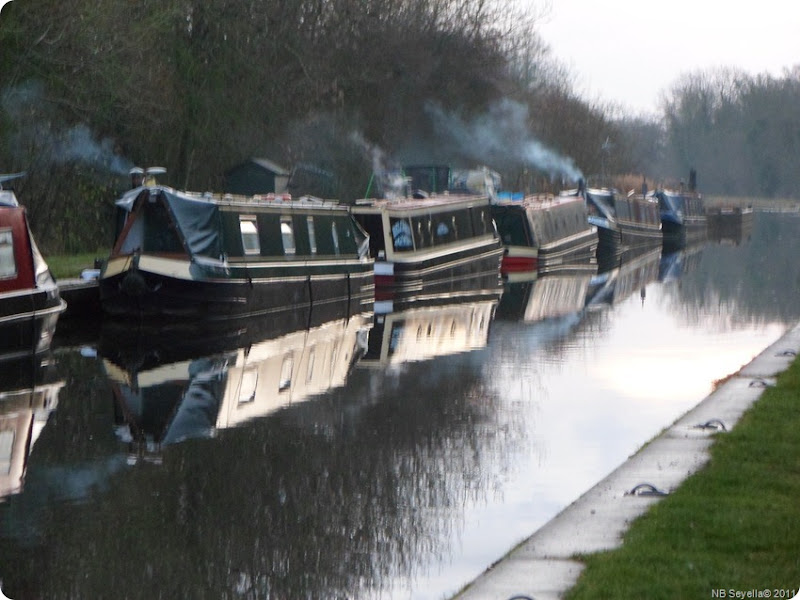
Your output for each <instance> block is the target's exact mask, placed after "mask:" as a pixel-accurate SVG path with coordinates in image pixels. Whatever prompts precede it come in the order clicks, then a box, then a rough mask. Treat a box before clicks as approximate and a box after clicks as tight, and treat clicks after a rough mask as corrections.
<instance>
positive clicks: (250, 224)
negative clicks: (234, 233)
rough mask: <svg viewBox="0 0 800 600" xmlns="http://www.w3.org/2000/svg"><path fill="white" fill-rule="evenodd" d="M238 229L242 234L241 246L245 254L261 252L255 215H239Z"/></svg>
mask: <svg viewBox="0 0 800 600" xmlns="http://www.w3.org/2000/svg"><path fill="white" fill-rule="evenodd" d="M239 231H240V232H241V234H242V247H243V248H244V253H245V254H261V244H260V242H259V241H258V226H257V225H256V218H255V216H252V217H244V216H242V217H239Z"/></svg>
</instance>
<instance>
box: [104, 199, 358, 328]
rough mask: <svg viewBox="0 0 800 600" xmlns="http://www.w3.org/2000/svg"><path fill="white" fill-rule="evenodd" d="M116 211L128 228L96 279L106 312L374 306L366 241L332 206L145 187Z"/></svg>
mask: <svg viewBox="0 0 800 600" xmlns="http://www.w3.org/2000/svg"><path fill="white" fill-rule="evenodd" d="M117 205H118V206H119V207H120V208H121V209H122V210H123V211H124V214H125V219H124V225H123V227H122V231H121V233H120V235H119V236H118V238H117V241H116V243H115V245H114V248H113V250H112V251H111V254H110V256H109V258H108V260H107V261H106V262H105V264H104V266H103V269H102V271H101V273H100V300H101V303H102V306H103V310H104V311H105V312H106V313H108V314H111V315H120V316H121V315H133V316H139V317H158V316H163V317H186V318H203V319H224V318H234V317H245V316H250V315H256V314H264V313H269V312H274V311H278V310H283V309H285V308H292V307H298V308H299V307H304V308H305V307H308V306H309V305H311V304H312V302H313V304H314V305H319V304H325V303H331V302H336V303H338V302H342V301H345V302H351V303H353V304H354V305H355V309H354V311H359V310H360V308H359V306H360V305H362V304H370V303H371V302H372V300H373V295H374V285H373V272H372V259H370V257H369V256H368V241H367V236H366V234H365V233H364V231H363V230H362V229H361V228H360V227H359V225H358V223H357V222H356V221H355V220H354V219H353V218H352V216H351V215H350V213H349V211H348V207H347V206H346V205H343V204H339V203H338V202H333V201H323V200H319V199H316V198H305V197H304V198H300V199H298V200H294V199H292V198H291V197H289V196H288V195H286V196H275V195H266V196H232V195H225V196H219V195H213V194H210V193H205V194H198V193H192V192H179V191H176V190H174V189H172V188H170V187H167V186H162V185H144V186H140V187H137V188H135V189H133V190H131V191H129V192H128V193H127V194H125V195H124V196H123V197H122V198H121V199H120V200H119V201H118V202H117Z"/></svg>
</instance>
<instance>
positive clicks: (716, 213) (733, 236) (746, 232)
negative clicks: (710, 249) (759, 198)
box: [706, 206, 753, 246]
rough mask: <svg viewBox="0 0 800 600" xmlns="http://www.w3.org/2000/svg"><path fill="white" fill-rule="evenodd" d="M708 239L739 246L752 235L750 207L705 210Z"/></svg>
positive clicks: (751, 212) (751, 209) (717, 207)
mask: <svg viewBox="0 0 800 600" xmlns="http://www.w3.org/2000/svg"><path fill="white" fill-rule="evenodd" d="M706 225H707V227H708V239H710V240H711V241H714V242H717V243H730V244H733V245H737V246H738V245H739V244H740V243H741V242H742V241H743V240H748V239H750V235H751V234H752V233H753V208H752V207H751V206H715V207H713V208H708V209H706Z"/></svg>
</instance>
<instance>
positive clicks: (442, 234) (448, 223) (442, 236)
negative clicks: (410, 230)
mask: <svg viewBox="0 0 800 600" xmlns="http://www.w3.org/2000/svg"><path fill="white" fill-rule="evenodd" d="M454 224H455V219H454V218H452V217H448V216H447V215H442V216H441V217H439V218H436V219H435V220H434V228H433V235H434V244H444V243H446V242H451V241H453V240H454V239H455V236H454V235H453V229H452V228H453V226H454Z"/></svg>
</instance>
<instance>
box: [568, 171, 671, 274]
mask: <svg viewBox="0 0 800 600" xmlns="http://www.w3.org/2000/svg"><path fill="white" fill-rule="evenodd" d="M562 195H567V196H582V197H584V198H585V200H586V206H587V209H588V211H589V217H588V220H589V223H591V224H592V225H594V226H596V227H597V237H598V247H597V258H598V263H599V268H600V270H601V271H602V270H603V265H604V263H606V262H608V261H609V260H610V261H612V262H613V261H615V260H616V259H617V258H618V257H619V256H620V255H621V254H623V253H624V252H629V251H631V250H637V249H643V248H649V247H652V246H656V245H660V244H661V242H662V240H663V236H662V233H661V218H660V215H659V212H658V202H657V201H656V200H655V199H654V198H651V197H649V196H644V195H641V194H628V195H622V194H620V193H619V192H618V191H617V190H614V189H609V188H584V187H583V186H582V185H581V186H579V187H578V189H575V190H568V191H565V192H562Z"/></svg>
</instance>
